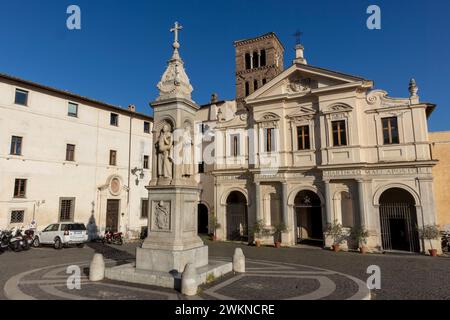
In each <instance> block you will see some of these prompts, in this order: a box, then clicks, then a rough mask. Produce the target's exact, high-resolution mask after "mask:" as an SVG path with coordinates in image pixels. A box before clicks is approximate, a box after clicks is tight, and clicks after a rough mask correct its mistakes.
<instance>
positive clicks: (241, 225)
mask: <svg viewBox="0 0 450 320" xmlns="http://www.w3.org/2000/svg"><path fill="white" fill-rule="evenodd" d="M227 226H228V228H227V229H228V230H227V233H228V234H227V238H228V240H231V241H245V240H247V239H248V227H247V206H246V205H245V204H241V203H231V204H228V205H227Z"/></svg>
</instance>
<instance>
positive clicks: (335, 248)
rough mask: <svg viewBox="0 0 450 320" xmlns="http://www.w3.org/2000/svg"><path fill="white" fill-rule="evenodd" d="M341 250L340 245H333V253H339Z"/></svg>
mask: <svg viewBox="0 0 450 320" xmlns="http://www.w3.org/2000/svg"><path fill="white" fill-rule="evenodd" d="M340 250H341V248H340V247H339V245H338V244H334V245H333V251H334V252H339V251H340Z"/></svg>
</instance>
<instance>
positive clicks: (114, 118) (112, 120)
mask: <svg viewBox="0 0 450 320" xmlns="http://www.w3.org/2000/svg"><path fill="white" fill-rule="evenodd" d="M109 123H110V124H111V125H112V126H114V127H118V126H119V115H118V114H117V113H111V117H110V120H109Z"/></svg>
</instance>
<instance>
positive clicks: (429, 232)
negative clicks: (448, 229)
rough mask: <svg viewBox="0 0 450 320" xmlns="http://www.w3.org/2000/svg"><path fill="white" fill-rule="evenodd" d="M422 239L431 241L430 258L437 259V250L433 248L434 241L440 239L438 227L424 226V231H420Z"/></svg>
mask: <svg viewBox="0 0 450 320" xmlns="http://www.w3.org/2000/svg"><path fill="white" fill-rule="evenodd" d="M419 235H420V238H422V239H423V240H429V241H430V248H431V249H430V250H428V252H429V253H430V256H432V257H436V256H437V249H434V248H433V240H436V239H439V237H440V232H439V227H438V226H436V225H426V226H423V228H422V229H420V230H419Z"/></svg>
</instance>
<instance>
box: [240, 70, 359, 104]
mask: <svg viewBox="0 0 450 320" xmlns="http://www.w3.org/2000/svg"><path fill="white" fill-rule="evenodd" d="M364 81H365V80H364V79H363V78H360V77H356V76H351V75H347V74H343V73H339V72H335V71H331V70H326V69H322V68H317V67H312V66H308V65H304V64H294V65H292V66H291V67H290V68H288V69H286V70H285V71H284V72H282V73H281V74H279V75H278V76H277V77H275V78H274V79H272V80H271V81H269V82H268V83H266V84H265V85H264V86H262V87H261V88H259V89H258V90H256V91H255V92H253V93H252V94H251V95H249V96H248V97H247V98H246V99H245V101H246V102H247V103H251V102H254V101H259V100H265V99H271V98H279V97H289V96H298V95H306V94H309V93H313V92H317V91H321V90H327V89H333V88H335V89H338V88H341V87H346V86H349V85H361V84H362V83H363V82H364Z"/></svg>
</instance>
